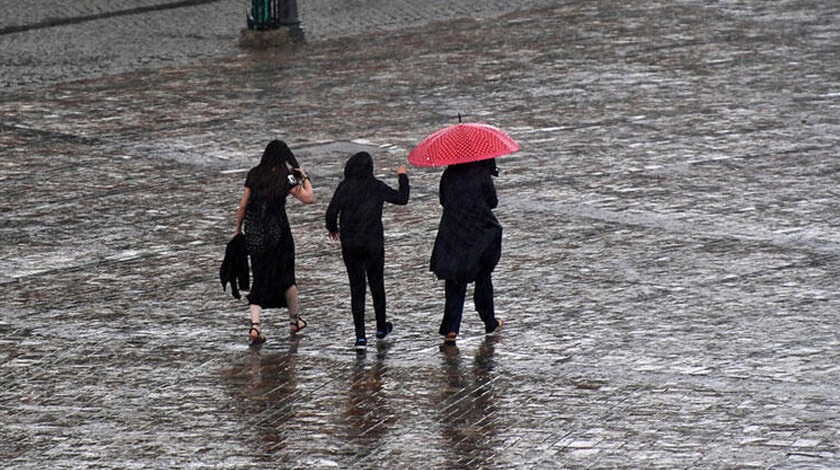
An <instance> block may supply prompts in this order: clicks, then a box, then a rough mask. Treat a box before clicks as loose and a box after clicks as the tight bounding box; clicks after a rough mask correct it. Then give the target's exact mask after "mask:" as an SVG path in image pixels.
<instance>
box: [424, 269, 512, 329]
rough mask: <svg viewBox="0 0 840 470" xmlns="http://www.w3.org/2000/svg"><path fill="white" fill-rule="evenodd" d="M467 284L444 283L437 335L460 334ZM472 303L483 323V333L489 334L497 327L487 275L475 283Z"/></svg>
mask: <svg viewBox="0 0 840 470" xmlns="http://www.w3.org/2000/svg"><path fill="white" fill-rule="evenodd" d="M467 284H468V283H467V282H465V281H446V305H445V306H444V309H443V321H442V322H441V323H440V330H439V333H440V334H442V335H445V334H447V333H449V332H455V333H460V331H461V317H462V316H463V313H464V299H465V298H466V296H467ZM473 302H474V303H475V309H476V310H477V311H478V316H479V317H481V321H483V322H484V332H485V333H490V332H492V331H493V330H495V329H496V327H497V326H499V322H498V321H497V320H496V312H495V308H494V305H493V279H492V277H491V276H490V275H489V274H488V275H487V276H486V277H481V278H478V279H476V281H475V292H474V293H473Z"/></svg>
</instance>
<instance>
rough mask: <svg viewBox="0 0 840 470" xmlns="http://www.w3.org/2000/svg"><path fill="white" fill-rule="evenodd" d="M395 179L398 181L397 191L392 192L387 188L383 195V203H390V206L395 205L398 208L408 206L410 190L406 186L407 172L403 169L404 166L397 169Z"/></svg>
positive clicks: (392, 190) (407, 185)
mask: <svg viewBox="0 0 840 470" xmlns="http://www.w3.org/2000/svg"><path fill="white" fill-rule="evenodd" d="M397 178H398V179H399V185H400V187H399V189H398V190H394V189H391V188H388V189H387V191H386V193H385V197H384V199H385V201H387V202H390V203H391V204H397V205H400V206H404V205H406V204H408V197H409V193H410V192H411V189H410V187H409V184H408V170H407V169H406V168H405V165H400V166H399V167H397Z"/></svg>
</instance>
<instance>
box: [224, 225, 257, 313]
mask: <svg viewBox="0 0 840 470" xmlns="http://www.w3.org/2000/svg"><path fill="white" fill-rule="evenodd" d="M249 274H250V273H249V270H248V248H247V247H246V245H245V236H244V235H242V234H239V235H237V236H235V237H233V239H231V241H229V242H228V243H227V247H226V248H225V259H224V260H222V266H221V267H220V268H219V279H220V280H221V281H222V290H227V289H226V288H227V284H228V283H230V293H231V295H233V298H235V299H239V298H240V295H239V290H240V289H242V290H249V288H250V287H249V284H250V279H249Z"/></svg>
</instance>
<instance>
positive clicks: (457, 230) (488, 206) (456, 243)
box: [429, 160, 502, 282]
mask: <svg viewBox="0 0 840 470" xmlns="http://www.w3.org/2000/svg"><path fill="white" fill-rule="evenodd" d="M494 169H495V163H494V161H493V160H484V161H479V162H475V163H464V164H460V165H451V166H449V167H447V168H446V170H445V171H444V172H443V176H441V178H440V204H441V205H442V206H443V215H442V216H441V219H440V225H439V227H438V233H437V237H436V239H435V246H434V248H433V249H432V258H431V261H430V264H429V268H430V270H431V271H432V272H434V273H435V274H436V275H437V277H438V279H448V280H453V281H466V282H473V281H475V280H476V279H478V278H479V277H483V276H486V275H489V274H490V273H492V272H493V269H495V268H496V264H497V263H498V262H499V258H501V255H502V226H501V225H500V224H499V221H498V220H497V219H496V216H495V215H494V214H493V210H492V209H495V208H496V206H498V204H499V200H498V198H497V197H496V187H495V185H494V184H493V179H492V176H491V175H492V174H494Z"/></svg>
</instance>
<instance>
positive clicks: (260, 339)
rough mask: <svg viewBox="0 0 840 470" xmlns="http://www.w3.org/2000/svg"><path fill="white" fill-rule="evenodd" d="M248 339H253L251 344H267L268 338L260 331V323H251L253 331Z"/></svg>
mask: <svg viewBox="0 0 840 470" xmlns="http://www.w3.org/2000/svg"><path fill="white" fill-rule="evenodd" d="M248 337H249V338H251V344H262V343H265V341H266V337H265V335H264V334H262V331H260V324H259V323H251V329H250V330H249V331H248Z"/></svg>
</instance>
